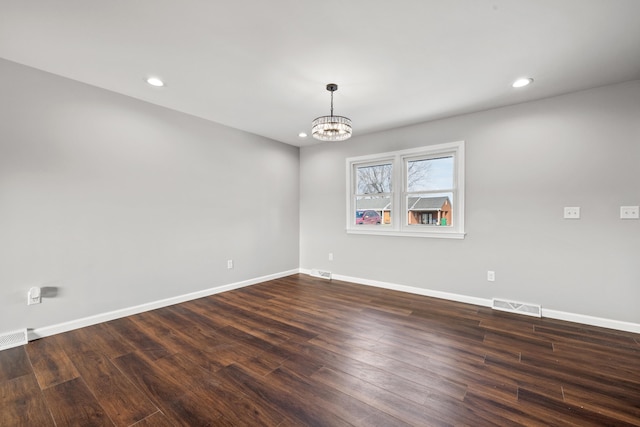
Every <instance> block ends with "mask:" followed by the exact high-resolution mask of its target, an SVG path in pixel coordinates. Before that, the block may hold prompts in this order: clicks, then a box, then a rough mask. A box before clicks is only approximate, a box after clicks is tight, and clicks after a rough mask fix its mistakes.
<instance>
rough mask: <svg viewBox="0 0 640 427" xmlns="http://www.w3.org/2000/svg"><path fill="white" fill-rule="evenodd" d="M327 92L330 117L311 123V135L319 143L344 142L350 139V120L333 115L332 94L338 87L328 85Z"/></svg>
mask: <svg viewBox="0 0 640 427" xmlns="http://www.w3.org/2000/svg"><path fill="white" fill-rule="evenodd" d="M327 90H328V91H329V92H331V115H330V116H321V117H318V118H317V119H315V120H314V121H313V122H311V134H312V135H313V137H314V138H315V139H319V140H320V141H344V140H345V139H349V138H351V134H352V133H353V129H352V128H351V119H349V118H348V117H343V116H334V115H333V92H335V91H336V90H338V85H337V84H335V83H329V84H328V85H327Z"/></svg>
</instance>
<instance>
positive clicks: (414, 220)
mask: <svg viewBox="0 0 640 427" xmlns="http://www.w3.org/2000/svg"><path fill="white" fill-rule="evenodd" d="M347 198H348V200H347V232H348V233H357V234H382V235H394V236H420V237H442V238H458V239H461V238H464V142H454V143H449V144H439V145H432V146H427V147H421V148H417V149H411V150H403V151H396V152H392V153H382V154H375V155H369V156H362V157H352V158H349V159H347Z"/></svg>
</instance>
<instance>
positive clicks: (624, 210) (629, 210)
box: [620, 206, 640, 219]
mask: <svg viewBox="0 0 640 427" xmlns="http://www.w3.org/2000/svg"><path fill="white" fill-rule="evenodd" d="M620 218H621V219H638V218H640V209H639V207H638V206H620Z"/></svg>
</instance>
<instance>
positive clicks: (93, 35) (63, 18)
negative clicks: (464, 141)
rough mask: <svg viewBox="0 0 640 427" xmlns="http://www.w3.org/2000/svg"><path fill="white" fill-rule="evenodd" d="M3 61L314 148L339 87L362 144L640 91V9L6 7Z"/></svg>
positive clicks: (282, 2) (604, 2)
mask: <svg viewBox="0 0 640 427" xmlns="http://www.w3.org/2000/svg"><path fill="white" fill-rule="evenodd" d="M0 57H2V58H5V59H8V60H11V61H15V62H18V63H21V64H25V65H29V66H32V67H35V68H38V69H41V70H45V71H49V72H51V73H54V74H58V75H61V76H65V77H68V78H71V79H74V80H78V81H81V82H84V83H88V84H91V85H95V86H98V87H101V88H105V89H108V90H111V91H114V92H119V93H122V94H125V95H128V96H132V97H134V98H138V99H142V100H145V101H148V102H151V103H154V104H158V105H162V106H165V107H168V108H171V109H174V110H178V111H182V112H185V113H189V114H192V115H195V116H198V117H202V118H205V119H209V120H212V121H215V122H218V123H222V124H225V125H228V126H231V127H234V128H238V129H242V130H245V131H248V132H252V133H255V134H259V135H263V136H265V137H268V138H272V139H275V140H278V141H282V142H285V143H288V144H292V145H297V146H305V145H310V144H313V143H316V141H315V140H313V139H312V138H311V137H308V138H306V139H301V138H299V137H298V133H299V132H301V131H305V132H307V133H310V123H311V120H313V119H314V118H315V117H317V116H321V115H326V114H328V113H329V103H330V95H329V92H327V91H326V89H325V86H326V84H327V83H337V84H338V85H339V89H338V91H337V92H336V93H335V99H334V104H335V114H337V115H345V116H348V117H350V118H351V119H352V120H353V126H354V135H363V134H366V133H370V132H373V131H378V130H382V129H388V128H393V127H398V126H403V125H407V124H411V123H417V122H422V121H428V120H433V119H437V118H442V117H447V116H452V115H457V114H461V113H467V112H472V111H479V110H484V109H487V108H493V107H497V106H504V105H509V104H515V103H519V102H523V101H528V100H533V99H539V98H544V97H548V96H553V95H557V94H561V93H567V92H572V91H575V90H580V89H586V88H590V87H596V86H602V85H606V84H611V83H617V82H622V81H627V80H634V79H639V78H640V0H493V1H490V0H446V1H445V0H395V1H393V2H392V1H390V0H385V1H383V0H341V1H338V0H324V1H313V2H312V1H308V0H269V1H259V0H253V1H252V0H235V1H224V2H223V1H219V0H209V1H206V0H133V1H132V0H109V1H95V0H59V1H51V0H30V1H25V0H0ZM151 75H154V76H159V77H161V78H162V79H163V80H164V81H165V82H166V87H164V88H153V87H150V86H149V85H147V84H146V83H145V79H146V77H147V76H151ZM521 76H529V77H533V78H534V79H535V82H534V84H533V85H531V86H529V87H527V88H524V89H520V90H515V89H513V88H511V86H510V84H511V82H512V81H513V80H514V79H516V78H517V77H521ZM347 143H348V142H347Z"/></svg>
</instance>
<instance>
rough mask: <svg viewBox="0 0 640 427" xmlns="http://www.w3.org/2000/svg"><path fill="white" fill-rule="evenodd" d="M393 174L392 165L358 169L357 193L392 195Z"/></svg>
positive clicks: (360, 167) (359, 167)
mask: <svg viewBox="0 0 640 427" xmlns="http://www.w3.org/2000/svg"><path fill="white" fill-rule="evenodd" d="M392 173H393V169H392V167H391V164H382V165H373V166H358V167H356V193H357V194H378V193H390V192H391V175H392Z"/></svg>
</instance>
